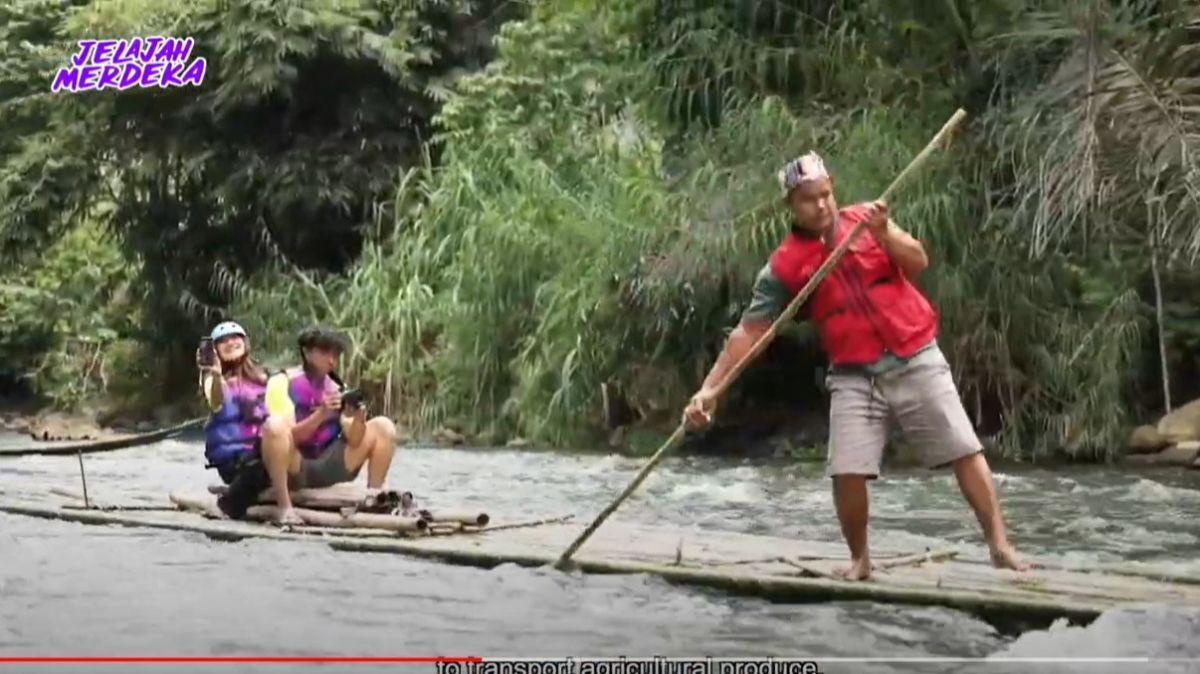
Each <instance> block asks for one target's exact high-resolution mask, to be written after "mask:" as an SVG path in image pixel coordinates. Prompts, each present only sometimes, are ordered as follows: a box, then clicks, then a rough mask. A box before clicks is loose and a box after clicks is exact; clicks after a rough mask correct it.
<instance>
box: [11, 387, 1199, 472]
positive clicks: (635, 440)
mask: <svg viewBox="0 0 1200 674" xmlns="http://www.w3.org/2000/svg"><path fill="white" fill-rule="evenodd" d="M97 410H107V411H97ZM1197 411H1200V401H1195V402H1193V403H1191V404H1189V405H1188V406H1185V407H1184V408H1180V409H1177V410H1176V411H1175V412H1174V413H1173V414H1172V415H1167V416H1165V417H1164V418H1163V419H1160V420H1159V421H1158V423H1157V424H1155V425H1146V426H1140V427H1138V428H1136V429H1134V430H1133V431H1132V433H1131V434H1130V442H1129V446H1128V447H1126V448H1125V449H1124V450H1123V452H1122V453H1120V454H1119V455H1117V458H1116V460H1115V461H1113V462H1110V463H1108V464H1105V463H1104V462H1097V461H1081V460H1078V459H1071V458H1070V457H1069V456H1066V455H1060V456H1057V457H1055V458H1052V459H1049V460H1046V459H1043V460H1039V461H1037V462H1036V465H1038V466H1040V467H1044V468H1050V469H1054V468H1057V469H1064V470H1077V469H1079V468H1081V467H1084V466H1103V465H1109V466H1111V467H1112V468H1113V469H1114V470H1121V469H1122V467H1128V468H1130V469H1143V468H1147V469H1154V468H1180V467H1185V468H1192V469H1197V470H1200V439H1196V440H1193V439H1191V437H1190V436H1189V433H1191V430H1189V429H1190V426H1188V424H1189V423H1191V422H1190V421H1189V419H1190V416H1193V415H1194V413H1195V412H1197ZM204 414H205V410H204V409H203V406H202V405H201V404H200V403H199V402H191V401H183V402H176V403H174V404H169V405H161V406H157V407H141V408H127V409H119V408H117V407H113V406H111V405H109V406H105V405H94V406H84V407H83V408H81V409H80V410H79V411H76V412H63V411H61V410H56V409H54V408H53V407H51V406H47V405H39V404H38V403H37V402H36V401H33V400H29V399H24V400H15V399H3V398H0V432H5V431H6V432H8V433H11V434H15V435H18V436H21V437H24V438H28V439H29V441H30V442H31V443H33V444H36V443H39V442H53V441H77V442H78V441H91V440H95V441H101V440H107V439H112V438H114V437H117V436H121V435H126V434H131V433H147V432H152V431H155V430H159V429H162V428H166V427H169V426H173V425H176V424H179V423H183V422H185V421H187V420H189V419H195V418H197V417H199V416H203V415H204ZM825 415H827V411H825V410H819V411H816V412H809V413H808V414H801V415H797V416H796V417H795V418H793V419H791V420H788V421H780V420H779V419H778V418H776V419H774V420H771V421H764V420H763V419H760V420H759V423H758V424H754V423H743V424H740V425H739V424H724V425H718V426H717V427H715V428H714V429H713V430H711V431H709V432H708V433H706V434H704V435H693V436H689V437H688V438H686V439H685V440H684V442H682V443H681V445H680V446H679V447H678V448H677V449H676V451H675V453H676V454H680V455H689V456H696V457H714V458H730V457H734V458H741V459H747V460H756V461H767V462H771V461H784V462H821V461H824V458H825V451H826V449H825V439H824V438H825V436H826V433H827V432H828V424H827V422H826V416H825ZM392 421H393V422H396V423H397V431H398V436H397V444H398V445H399V446H401V447H440V448H463V449H478V448H490V449H498V448H504V449H512V450H523V451H531V452H546V451H549V452H553V451H560V450H561V448H553V447H540V446H538V445H535V444H532V443H530V442H528V441H526V440H524V439H522V438H515V439H512V440H509V441H507V442H504V443H495V442H490V441H489V440H490V439H489V438H479V437H472V436H469V435H466V434H464V433H461V432H459V431H457V430H454V429H451V428H446V427H441V428H437V429H435V430H433V431H431V432H426V433H414V432H413V431H411V430H410V429H406V428H404V427H403V426H402V425H401V424H400V423H399V422H398V420H396V419H394V418H393V419H392ZM743 421H745V420H743ZM1197 421H1200V420H1197ZM1197 430H1198V431H1200V429H1197ZM669 434H670V430H664V429H653V428H643V427H636V426H625V427H621V428H618V429H617V430H616V431H614V432H613V434H612V435H611V436H610V437H609V439H608V441H607V442H605V443H602V444H600V445H598V446H592V447H572V448H570V450H571V451H572V452H574V453H583V454H596V453H608V454H615V455H619V456H625V457H630V458H639V457H645V456H648V455H649V454H651V453H653V452H654V451H656V450H657V449H658V447H660V446H661V445H662V443H663V442H664V441H665V440H666V439H667V437H668V435H669ZM1197 437H1198V438H1200V432H1198V433H1197ZM982 440H983V443H984V447H985V451H986V453H987V455H988V459H989V462H990V463H991V464H992V465H993V466H995V467H999V466H1011V467H1020V466H1026V465H1031V464H1029V463H1027V462H1022V461H1015V460H1012V459H1010V458H1007V457H1005V456H1003V455H1002V453H1001V452H1000V451H999V450H998V449H997V446H996V443H995V442H994V438H992V437H988V436H985V437H983V438H982ZM919 463H920V461H919V455H918V452H917V448H915V447H912V446H910V445H907V444H906V443H905V442H904V439H903V437H902V436H897V437H896V438H895V439H894V442H893V445H892V446H891V447H889V449H888V450H887V453H886V455H885V468H886V469H889V470H890V469H892V468H896V467H899V468H912V467H916V466H918V465H919Z"/></svg>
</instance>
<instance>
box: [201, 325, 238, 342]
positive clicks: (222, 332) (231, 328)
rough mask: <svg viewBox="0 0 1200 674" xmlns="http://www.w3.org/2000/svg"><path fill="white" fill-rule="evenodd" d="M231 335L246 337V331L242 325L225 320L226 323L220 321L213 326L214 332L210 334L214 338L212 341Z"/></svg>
mask: <svg viewBox="0 0 1200 674" xmlns="http://www.w3.org/2000/svg"><path fill="white" fill-rule="evenodd" d="M230 335H240V336H241V337H245V336H246V331H245V330H244V329H242V326H240V325H238V324H237V323H234V322H233V321H225V322H224V323H218V324H217V327H215V328H213V331H212V334H211V335H209V337H210V338H211V339H212V341H214V342H218V341H220V340H221V339H222V338H224V337H228V336H230Z"/></svg>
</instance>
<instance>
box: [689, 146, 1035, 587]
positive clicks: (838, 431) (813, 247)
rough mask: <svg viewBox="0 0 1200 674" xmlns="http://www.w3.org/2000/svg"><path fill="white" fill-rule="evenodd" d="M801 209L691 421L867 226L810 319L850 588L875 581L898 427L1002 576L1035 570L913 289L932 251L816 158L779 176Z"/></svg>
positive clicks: (809, 306)
mask: <svg viewBox="0 0 1200 674" xmlns="http://www.w3.org/2000/svg"><path fill="white" fill-rule="evenodd" d="M779 180H780V183H781V186H782V188H783V192H784V199H785V200H786V201H787V203H788V205H789V206H790V207H791V210H792V216H793V218H792V219H793V226H792V231H791V233H789V234H788V236H787V237H786V238H785V239H784V241H783V243H781V244H780V245H779V247H778V248H777V249H776V250H775V252H774V253H773V254H772V255H771V258H770V261H769V262H768V263H767V264H766V265H765V266H764V267H763V269H762V270H761V271H760V272H759V275H758V278H757V280H756V282H755V285H754V291H753V298H752V301H751V305H750V307H749V308H748V309H747V310H746V312H745V313H744V314H743V316H742V319H741V323H740V324H739V325H738V326H737V327H736V328H735V329H734V330H733V332H732V334H730V336H729V338H728V340H727V341H726V343H725V347H724V349H723V350H722V352H721V355H720V356H719V357H718V358H717V362H716V363H715V364H714V365H713V368H712V371H711V372H709V374H708V377H707V378H706V379H705V380H704V384H703V385H702V386H701V388H700V390H699V391H698V392H697V393H696V395H695V396H693V397H692V399H691V401H690V402H689V403H688V406H687V409H686V410H684V418H685V420H686V421H687V422H688V424H689V425H691V426H692V427H702V426H704V425H706V424H707V423H708V422H709V421H711V419H712V414H713V412H714V411H715V408H716V396H715V390H716V387H717V386H718V385H719V384H720V382H721V380H722V379H724V378H725V376H726V374H727V373H728V372H729V370H730V369H731V368H732V367H733V366H734V364H735V363H737V362H738V361H740V360H741V359H742V358H743V357H744V356H745V354H746V353H748V352H749V351H750V348H751V347H752V346H753V345H754V344H755V342H757V341H758V339H759V338H760V337H762V335H764V334H765V333H766V332H767V330H768V329H769V328H770V327H771V324H772V322H774V320H775V319H776V318H778V316H779V315H780V314H781V313H782V312H783V310H784V308H785V307H786V306H787V305H788V303H789V302H790V301H791V299H792V298H793V297H795V296H796V294H798V293H799V292H800V289H801V288H803V286H804V284H805V283H807V282H808V280H809V279H810V278H812V276H813V273H814V272H815V271H816V270H817V268H818V267H820V266H821V264H822V263H823V262H824V261H825V260H826V259H828V257H829V255H830V254H831V253H832V251H833V249H834V248H835V247H836V246H837V245H838V244H839V243H840V242H842V241H843V240H845V238H846V237H847V236H848V235H849V234H850V232H851V230H852V229H853V228H854V226H855V225H856V224H858V223H860V222H862V221H864V220H865V221H866V222H867V225H866V227H867V231H864V232H863V233H862V234H860V235H859V237H858V238H857V239H856V240H855V242H854V243H853V244H852V245H851V247H850V250H849V251H847V253H846V255H845V256H844V257H843V258H842V259H841V260H840V261H839V262H838V264H837V265H836V266H835V267H834V268H833V270H832V271H831V272H830V273H829V275H828V276H826V277H825V279H824V280H822V281H821V283H820V284H819V285H818V286H817V289H816V290H815V291H814V292H813V294H812V295H811V296H810V297H809V299H808V301H807V303H806V305H805V306H804V307H803V308H802V312H803V315H804V316H805V317H806V318H808V319H811V320H813V321H814V322H815V323H816V325H817V327H818V330H819V333H820V337H821V343H822V346H823V347H824V350H825V352H826V355H827V356H828V358H829V362H830V373H829V376H828V378H827V380H826V381H827V383H828V388H829V391H830V396H831V400H830V430H829V453H828V458H827V460H826V474H827V475H829V476H830V477H832V478H833V498H834V505H835V508H836V510H837V515H838V520H839V521H840V522H841V526H842V535H843V536H844V537H845V539H846V543H847V546H848V547H849V548H850V565H849V567H848V568H846V569H844V571H843V573H844V574H845V577H846V578H848V579H851V580H863V579H866V578H868V577H870V575H871V559H870V553H869V552H868V549H867V519H868V517H867V513H868V498H867V480H869V479H875V478H877V477H878V476H879V465H880V460H881V458H882V455H883V449H884V445H885V444H886V443H887V439H888V430H889V425H890V424H891V423H893V422H894V423H898V424H899V426H900V429H901V430H902V431H903V432H904V434H905V435H906V436H907V438H908V440H910V441H911V442H912V443H913V444H915V445H916V446H917V447H918V448H919V449H920V450H921V452H922V453H923V459H924V461H925V463H926V465H927V466H929V467H931V468H933V467H943V466H953V468H954V474H955V477H956V478H957V479H958V484H959V487H960V489H961V490H962V492H963V495H964V496H965V497H966V500H967V502H968V503H969V504H970V506H971V508H972V509H973V510H974V511H975V515H976V517H977V518H978V519H979V523H980V525H981V526H982V528H983V532H984V535H985V537H986V538H987V542H988V547H989V548H990V550H991V558H992V562H993V564H995V565H996V566H997V567H1002V568H1011V569H1018V570H1024V569H1026V568H1028V566H1027V565H1026V564H1025V563H1024V562H1022V561H1020V559H1019V558H1018V556H1017V554H1016V551H1015V550H1014V549H1013V547H1012V546H1011V545H1010V544H1009V542H1008V538H1007V536H1006V534H1005V527H1004V518H1003V516H1002V515H1001V512H1000V505H999V503H998V501H997V498H996V489H995V486H994V485H993V483H992V474H991V470H990V469H989V468H988V464H987V461H986V459H985V458H984V456H983V446H982V445H981V444H980V442H979V438H978V436H976V434H975V431H974V429H973V428H972V426H971V422H970V419H968V417H967V414H966V411H965V410H964V409H963V405H962V401H961V400H960V398H959V395H958V390H957V388H956V386H955V384H954V379H953V377H952V375H951V373H950V365H949V364H948V363H947V362H946V358H945V357H944V356H943V354H942V352H941V350H940V349H939V348H938V345H937V340H936V337H937V314H936V312H935V311H934V309H933V307H932V306H931V305H930V303H929V301H928V300H926V299H925V297H924V296H923V295H922V294H921V292H920V291H919V290H918V289H917V288H916V286H915V285H913V283H912V282H911V279H913V278H915V277H916V276H917V275H918V274H920V273H921V272H922V271H924V270H925V268H926V267H927V266H928V265H929V260H928V258H927V257H926V254H925V250H924V247H923V246H922V245H921V243H920V242H919V241H917V240H916V239H915V238H913V237H912V236H911V235H909V234H908V233H907V232H905V231H904V230H902V229H900V227H898V226H897V225H896V223H895V222H893V221H892V220H891V219H890V218H889V217H888V212H887V205H886V204H884V203H882V202H874V203H861V204H854V205H853V206H849V207H847V208H843V209H840V210H839V209H838V206H837V202H836V201H835V200H834V195H833V178H832V177H831V176H830V175H829V174H828V173H827V171H826V169H825V166H824V162H823V161H822V160H821V158H820V157H819V156H818V155H816V154H815V153H809V154H806V155H804V156H802V157H800V158H798V159H795V160H793V161H791V162H789V163H788V164H787V166H785V167H784V168H783V170H781V171H780V172H779Z"/></svg>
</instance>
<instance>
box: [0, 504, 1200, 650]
mask: <svg viewBox="0 0 1200 674" xmlns="http://www.w3.org/2000/svg"><path fill="white" fill-rule="evenodd" d="M219 491H220V490H219V489H215V488H210V490H209V491H207V492H199V493H195V492H186V491H176V492H172V493H171V494H170V496H169V498H168V499H167V500H166V501H163V500H162V499H161V496H160V497H159V500H158V502H157V503H153V504H151V503H149V502H144V503H143V504H140V505H124V506H121V505H103V504H98V503H96V502H94V499H93V500H92V501H91V502H90V503H88V504H87V505H85V504H84V503H83V499H82V497H81V496H80V495H78V494H74V493H72V492H70V491H67V490H63V489H53V490H51V494H50V495H48V496H47V497H43V498H37V499H24V500H15V499H11V498H0V512H7V513H11V514H16V515H25V516H31V517H40V518H47V519H57V520H66V521H73V522H81V523H85V524H107V525H113V524H115V525H123V526H132V527H149V528H159V529H170V530H177V531H190V532H198V533H202V534H205V535H206V536H208V537H210V538H213V539H217V540H226V541H236V540H242V539H247V538H263V539H273V540H281V541H310V542H311V541H320V542H322V543H324V544H327V545H329V546H330V547H332V548H333V549H335V550H342V551H353V552H375V553H393V554H399V555H405V556H411V557H418V558H426V559H432V560H437V561H442V562H449V563H455V564H465V565H471V566H478V567H484V568H492V567H495V566H498V565H500V564H506V563H515V564H518V565H522V566H531V567H548V566H550V565H552V564H553V563H554V562H555V560H556V559H557V558H558V556H559V555H560V554H561V553H562V551H563V549H564V548H565V547H566V546H567V545H568V544H570V542H571V541H572V540H574V538H575V537H576V536H577V535H578V534H579V532H580V531H581V530H582V529H583V527H584V526H585V523H582V522H574V521H572V517H571V516H566V517H557V518H545V519H539V520H533V521H515V520H514V521H504V519H503V518H499V519H500V521H499V522H494V521H493V518H492V517H491V516H490V515H489V514H488V513H483V512H478V511H459V512H455V511H430V510H418V509H415V508H413V507H412V506H411V500H410V501H409V502H408V503H407V504H406V503H405V502H404V501H405V495H404V494H396V493H394V492H385V493H379V492H369V491H367V490H365V489H363V488H361V487H358V486H355V485H351V484H346V485H339V486H337V487H334V488H330V489H326V490H307V491H299V492H296V494H295V496H294V505H295V507H296V509H297V513H298V514H299V515H300V516H301V518H302V519H304V520H305V525H304V526H295V527H284V528H281V527H279V526H276V525H272V524H264V523H261V522H259V521H232V520H223V519H213V518H211V517H208V516H206V515H205V513H206V512H209V511H212V510H213V509H214V507H215V500H216V495H215V492H219ZM53 496H60V497H61V498H60V499H54V498H52V497H53ZM389 510H390V512H389ZM274 514H275V506H274V505H273V504H272V503H271V502H270V499H269V498H267V497H266V494H264V495H263V496H262V497H260V501H259V504H258V505H255V506H252V507H251V509H250V512H249V513H248V517H249V518H250V519H253V520H267V519H270V518H271V517H273V516H274ZM574 562H575V564H576V568H577V569H578V570H579V571H582V572H584V573H605V574H613V573H616V574H651V575H655V576H658V577H661V578H663V579H665V580H666V581H668V582H671V583H676V584H682V585H692V586H702V587H710V588H716V589H721V590H725V591H728V592H731V593H734V594H741V595H749V596H759V597H765V598H768V599H771V600H774V601H799V602H813V601H830V600H839V601H851V600H866V601H876V602H884V603H895V604H910V605H936V606H943V607H947V608H954V609H959V610H963V611H966V612H969V613H972V614H974V615H977V616H979V617H981V618H983V619H985V620H988V621H989V622H991V623H992V624H994V625H998V626H1011V625H1013V624H1019V625H1021V626H1022V628H1026V627H1029V626H1033V625H1048V624H1049V623H1050V622H1052V621H1053V620H1055V619H1058V618H1067V619H1069V620H1072V621H1076V622H1090V621H1091V620H1093V619H1095V618H1096V617H1097V616H1099V614H1100V613H1101V612H1103V611H1105V610H1107V609H1109V608H1114V607H1118V606H1125V605H1131V604H1144V603H1156V604H1169V605H1184V606H1193V607H1194V606H1200V577H1194V576H1184V575H1179V574H1164V573H1155V572H1152V571H1149V570H1146V569H1144V568H1141V569H1139V568H1137V567H1133V566H1092V567H1089V568H1087V569H1069V568H1065V567H1062V566H1055V565H1052V564H1045V563H1044V564H1037V563H1036V562H1035V569H1033V570H1031V571H1027V572H1023V573H1022V572H1015V571H1009V570H1001V569H995V568H992V567H991V566H990V565H989V564H988V563H987V560H986V559H984V558H982V557H974V558H973V557H972V556H971V555H969V554H966V553H964V552H962V551H960V550H955V549H947V550H923V551H912V550H908V551H905V550H896V549H892V550H889V549H886V548H881V547H878V546H877V549H876V550H875V560H874V562H875V570H874V572H873V576H872V578H871V579H870V580H868V581H864V582H850V581H845V580H841V579H838V578H837V577H836V576H835V574H834V569H835V567H837V566H840V565H842V564H844V563H845V549H844V547H843V546H842V544H841V543H840V542H839V543H824V542H813V541H802V540H793V539H786V538H778V537H770V536H757V535H750V534H739V533H733V532H724V531H711V530H696V529H688V530H680V529H678V528H671V527H663V526H646V525H637V524H631V523H626V522H621V521H613V522H611V523H609V524H608V525H607V526H606V527H603V528H601V529H599V530H597V531H596V533H595V535H594V536H593V537H592V538H591V539H590V540H589V542H588V544H587V545H586V546H584V547H583V548H582V549H581V550H580V551H579V554H577V555H576V557H575V558H574Z"/></svg>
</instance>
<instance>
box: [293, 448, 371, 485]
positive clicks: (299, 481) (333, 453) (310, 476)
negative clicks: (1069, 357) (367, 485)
mask: <svg viewBox="0 0 1200 674" xmlns="http://www.w3.org/2000/svg"><path fill="white" fill-rule="evenodd" d="M361 469H362V468H361V466H360V467H359V470H361ZM357 477H358V470H355V471H353V472H351V471H349V470H346V441H345V440H343V439H341V438H338V439H337V440H334V441H333V443H332V444H330V445H329V446H328V447H326V448H325V451H324V452H323V453H322V454H321V455H320V456H318V457H317V458H315V459H306V458H302V459H300V472H299V473H296V474H295V475H288V489H290V490H296V489H321V488H323V487H332V486H333V485H335V484H339V483H341V482H353V481H354V480H355V478H357Z"/></svg>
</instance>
